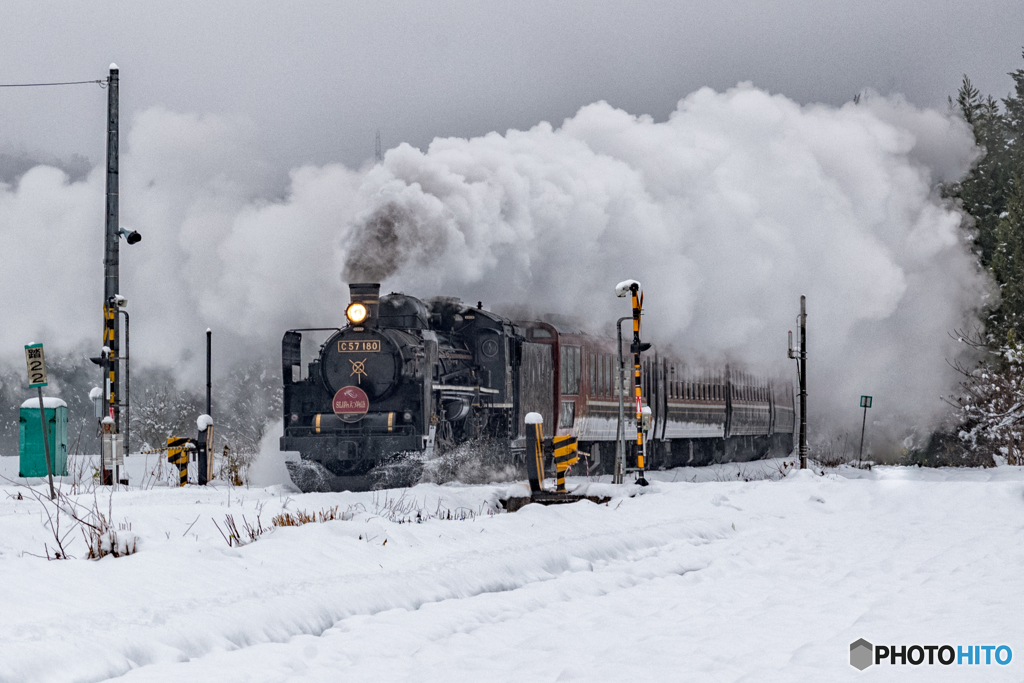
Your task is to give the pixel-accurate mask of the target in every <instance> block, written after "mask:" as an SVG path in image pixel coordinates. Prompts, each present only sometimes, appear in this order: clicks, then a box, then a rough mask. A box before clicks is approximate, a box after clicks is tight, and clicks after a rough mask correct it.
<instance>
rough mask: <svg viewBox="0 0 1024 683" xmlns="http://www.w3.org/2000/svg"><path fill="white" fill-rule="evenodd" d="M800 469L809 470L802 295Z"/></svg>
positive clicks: (802, 300)
mask: <svg viewBox="0 0 1024 683" xmlns="http://www.w3.org/2000/svg"><path fill="white" fill-rule="evenodd" d="M800 469H802V470H806V469H807V297H806V296H804V295H802V294H801V295H800Z"/></svg>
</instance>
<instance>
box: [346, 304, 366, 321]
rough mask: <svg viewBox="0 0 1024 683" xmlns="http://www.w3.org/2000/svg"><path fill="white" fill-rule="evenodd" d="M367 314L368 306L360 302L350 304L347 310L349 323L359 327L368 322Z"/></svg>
mask: <svg viewBox="0 0 1024 683" xmlns="http://www.w3.org/2000/svg"><path fill="white" fill-rule="evenodd" d="M366 314H367V310H366V306H364V305H363V304H361V303H359V302H358V301H354V302H352V303H350V304H349V305H348V308H346V309H345V317H346V318H348V321H349V322H350V323H352V324H353V325H358V324H359V323H361V322H363V321H364V320H366Z"/></svg>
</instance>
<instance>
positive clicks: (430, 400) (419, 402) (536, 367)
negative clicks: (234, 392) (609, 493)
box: [281, 284, 794, 491]
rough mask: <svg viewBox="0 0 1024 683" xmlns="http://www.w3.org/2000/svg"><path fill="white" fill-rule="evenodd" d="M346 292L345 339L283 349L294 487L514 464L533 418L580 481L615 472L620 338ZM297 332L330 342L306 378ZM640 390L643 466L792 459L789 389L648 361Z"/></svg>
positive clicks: (334, 334) (341, 332)
mask: <svg viewBox="0 0 1024 683" xmlns="http://www.w3.org/2000/svg"><path fill="white" fill-rule="evenodd" d="M349 290H350V295H351V303H350V304H349V306H348V308H347V309H346V311H345V314H346V317H347V319H348V324H347V325H346V326H345V327H344V328H311V329H296V330H289V331H288V332H286V333H285V335H284V339H283V341H282V354H281V357H282V371H283V377H284V436H282V437H281V450H283V451H293V452H294V451H297V452H298V453H299V454H300V456H301V459H300V460H298V461H294V462H290V463H288V466H289V470H290V472H291V476H292V480H293V481H294V482H295V484H296V485H297V486H298V487H299V488H300V489H302V490H303V491H317V490H319V491H330V490H345V489H349V490H365V489H368V488H374V487H379V486H387V485H404V484H409V483H414V481H415V479H417V478H418V470H417V469H416V467H415V466H413V467H406V468H405V469H402V470H401V471H403V472H405V473H406V474H405V475H403V476H405V478H406V479H407V480H406V481H401V480H398V481H396V480H395V479H394V478H393V476H389V477H382V476H381V474H382V473H384V472H387V473H389V474H393V473H394V471H395V468H394V464H395V463H396V462H397V463H413V464H415V463H422V462H423V461H424V460H428V459H429V458H431V457H432V456H433V455H434V454H435V453H437V452H440V451H443V450H444V449H447V448H451V447H453V446H456V445H459V444H463V443H466V442H469V441H473V440H481V441H487V442H489V443H491V444H493V443H499V444H503V450H504V451H505V452H506V453H508V454H509V457H510V458H514V453H515V452H516V446H517V445H518V444H519V443H520V442H521V440H522V432H523V418H524V416H525V415H526V413H528V412H537V413H540V414H541V415H542V416H543V418H544V434H545V436H553V435H556V434H557V435H563V434H572V435H574V436H576V437H577V440H578V442H579V443H580V451H581V452H583V453H584V454H586V458H585V459H584V460H583V465H584V467H585V468H586V469H587V471H589V472H590V473H592V474H593V473H597V472H602V471H605V472H610V471H611V466H612V463H613V459H614V453H615V447H616V443H615V442H616V438H617V436H616V430H617V424H618V421H617V419H618V406H619V394H620V392H621V390H622V388H621V387H620V382H619V377H620V373H619V372H617V368H618V360H617V359H618V349H616V342H615V340H611V339H605V338H601V337H594V336H592V335H587V334H584V333H582V332H581V331H579V330H574V329H570V328H568V327H565V326H556V325H553V324H550V323H546V322H539V321H523V322H514V321H512V320H510V319H508V318H505V317H502V316H499V315H496V314H494V313H492V312H490V311H486V310H483V307H482V306H481V305H479V304H478V305H477V306H476V307H475V308H474V307H471V306H466V305H464V304H462V303H460V302H459V301H457V300H455V299H450V298H438V299H433V300H430V301H427V302H424V301H421V300H420V299H417V298H415V297H411V296H407V295H405V294H396V293H392V294H388V295H386V296H383V297H380V296H379V292H380V285H379V284H351V285H349ZM303 332H319V333H325V332H327V333H330V334H329V336H328V337H327V340H326V341H325V342H324V343H323V344H322V345H321V346H320V348H319V353H318V355H317V357H316V358H314V359H313V360H312V362H310V363H308V365H307V366H306V372H305V373H303V362H302V333H303ZM641 379H642V394H643V397H644V399H645V400H646V402H647V405H648V406H649V407H650V408H651V413H652V420H651V427H650V430H649V432H648V434H649V436H648V441H649V445H648V453H647V467H648V469H651V468H658V467H672V466H677V465H681V464H707V463H710V462H716V461H727V460H750V459H754V458H759V457H765V456H768V455H771V454H776V455H778V454H781V455H785V454H788V453H789V452H790V451H791V450H792V445H793V428H794V409H793V389H792V384H790V383H786V382H780V381H776V380H770V379H767V378H763V377H758V376H755V375H751V374H746V373H741V372H737V371H736V370H734V369H731V368H729V367H728V366H726V367H725V368H722V369H720V370H717V371H696V370H694V369H692V368H688V367H687V366H685V365H684V364H683V363H682V362H680V361H678V360H676V359H672V358H667V357H663V356H658V355H656V354H654V353H648V354H647V357H646V358H645V359H644V361H643V365H642V375H641ZM625 390H626V394H625V395H626V396H627V397H629V396H630V395H631V393H632V392H631V387H629V386H627V387H626V389H625ZM626 404H627V408H626V413H627V414H626V417H627V419H628V418H630V417H631V415H630V410H632V403H631V399H628V398H627V402H626ZM634 429H635V428H634ZM626 431H627V433H629V428H627V430H626ZM631 459H632V460H634V461H635V455H632V456H631Z"/></svg>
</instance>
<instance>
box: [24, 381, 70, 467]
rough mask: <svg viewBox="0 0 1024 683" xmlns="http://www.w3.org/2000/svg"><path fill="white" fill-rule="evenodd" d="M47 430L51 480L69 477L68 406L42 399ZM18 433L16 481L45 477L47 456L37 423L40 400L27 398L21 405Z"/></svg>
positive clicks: (40, 429)
mask: <svg viewBox="0 0 1024 683" xmlns="http://www.w3.org/2000/svg"><path fill="white" fill-rule="evenodd" d="M43 410H45V411H46V426H47V427H48V430H47V431H48V432H49V439H50V458H51V462H52V463H53V476H55V477H63V476H67V473H68V404H67V403H65V402H64V401H62V400H60V399H59V398H53V397H51V396H46V397H44V398H43ZM18 422H19V425H18V433H19V436H20V439H19V445H20V449H19V452H20V455H21V461H20V463H19V466H18V476H19V477H45V476H46V453H45V451H44V450H43V430H42V424H40V421H39V399H38V398H30V399H28V400H27V401H25V402H24V403H22V404H21V417H20V418H19V421H18Z"/></svg>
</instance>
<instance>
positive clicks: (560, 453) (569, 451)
mask: <svg viewBox="0 0 1024 683" xmlns="http://www.w3.org/2000/svg"><path fill="white" fill-rule="evenodd" d="M551 442H552V446H553V447H554V454H555V471H556V472H557V479H556V480H555V484H556V486H555V491H557V492H558V493H565V471H566V470H567V469H569V468H570V467H572V466H573V465H575V464H576V463H577V462H579V459H580V458H579V456H578V455H576V437H575V436H556V437H554V438H553V439H552V440H551Z"/></svg>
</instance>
